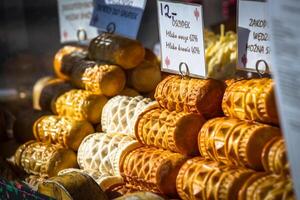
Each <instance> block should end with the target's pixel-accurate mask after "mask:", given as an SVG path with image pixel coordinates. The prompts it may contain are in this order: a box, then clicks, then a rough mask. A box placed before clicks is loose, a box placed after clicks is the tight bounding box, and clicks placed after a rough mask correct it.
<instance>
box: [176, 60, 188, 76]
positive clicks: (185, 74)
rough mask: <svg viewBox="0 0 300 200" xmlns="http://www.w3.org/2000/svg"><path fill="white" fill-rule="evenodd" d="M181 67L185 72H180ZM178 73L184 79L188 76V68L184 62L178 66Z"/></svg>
mask: <svg viewBox="0 0 300 200" xmlns="http://www.w3.org/2000/svg"><path fill="white" fill-rule="evenodd" d="M183 65H184V66H185V71H183V70H182V66H183ZM179 73H180V75H181V77H182V78H186V77H189V76H190V70H189V66H188V65H187V64H186V63H185V62H181V63H180V64H179Z"/></svg>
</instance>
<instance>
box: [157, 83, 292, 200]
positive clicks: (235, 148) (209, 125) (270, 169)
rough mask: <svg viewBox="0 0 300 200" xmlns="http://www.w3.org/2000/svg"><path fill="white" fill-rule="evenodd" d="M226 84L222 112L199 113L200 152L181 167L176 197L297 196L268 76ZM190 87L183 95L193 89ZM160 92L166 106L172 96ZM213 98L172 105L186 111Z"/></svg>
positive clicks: (289, 197)
mask: <svg viewBox="0 0 300 200" xmlns="http://www.w3.org/2000/svg"><path fill="white" fill-rule="evenodd" d="M189 81H193V79H190V80H189ZM198 81H200V80H198ZM202 81H204V80H202ZM205 81H206V82H207V81H209V80H205ZM227 83H228V86H227V88H226V90H225V93H224V97H223V99H222V109H223V112H224V114H225V117H216V118H215V117H214V118H211V117H212V116H207V115H205V113H203V114H204V116H206V118H207V119H208V121H207V122H206V123H204V125H203V126H202V128H201V130H200V132H199V134H198V149H199V153H200V156H198V157H195V158H193V159H190V160H188V161H187V162H186V163H185V164H184V165H183V166H182V167H181V169H180V170H179V174H178V176H177V179H176V187H177V192H178V194H179V196H180V197H181V198H182V199H248V200H250V199H277V198H279V199H292V198H295V197H294V194H293V189H292V183H291V180H290V177H289V175H288V163H287V160H286V152H285V147H284V142H283V139H282V137H281V133H280V129H279V128H278V127H277V126H278V117H277V112H276V104H275V97H274V85H273V82H272V80H271V79H252V80H239V81H234V80H232V81H228V82H227ZM159 87H160V85H159V86H158V88H159ZM191 88H192V87H190V89H189V90H187V93H186V94H190V95H194V94H195V92H192V89H191ZM196 88H201V89H199V90H202V91H201V95H204V94H206V93H207V91H211V90H205V88H204V87H203V86H201V85H198V86H197V87H196ZM165 90H167V88H165ZM179 90H180V89H179ZM182 91H184V90H182ZM164 97H165V98H162V100H165V99H166V100H165V103H164V104H165V105H172V104H170V102H174V99H176V98H174V97H172V98H166V97H167V96H164ZM215 97H216V95H213V96H211V97H210V98H211V99H210V100H206V101H204V102H202V105H201V100H200V98H197V100H198V101H197V103H196V104H194V105H195V106H194V109H193V108H191V107H190V105H192V104H191V101H190V99H192V98H189V99H187V100H186V101H183V102H182V104H179V103H178V104H176V105H177V108H178V107H179V108H180V107H183V108H184V107H185V106H187V107H190V109H189V110H190V111H192V110H199V108H210V103H211V102H212V101H213V100H214V98H215ZM178 99H179V100H181V99H182V98H178ZM210 113H213V112H210ZM269 124H271V125H269Z"/></svg>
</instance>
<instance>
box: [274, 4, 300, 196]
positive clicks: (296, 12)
mask: <svg viewBox="0 0 300 200" xmlns="http://www.w3.org/2000/svg"><path fill="white" fill-rule="evenodd" d="M270 11H271V30H272V36H273V38H272V48H273V49H274V54H273V55H274V56H272V58H273V71H272V72H273V75H274V78H275V81H276V84H275V87H276V94H277V102H278V104H279V106H278V108H279V111H280V119H281V120H280V121H281V127H282V129H283V132H284V134H283V135H284V137H285V143H286V145H287V152H288V158H289V163H290V168H291V175H292V177H293V187H294V191H295V192H296V194H297V197H298V198H296V199H299V198H300V170H299V169H300V156H299V150H300V148H299V144H300V76H299V75H300V37H299V33H300V1H295V0H284V1H283V0H272V3H270Z"/></svg>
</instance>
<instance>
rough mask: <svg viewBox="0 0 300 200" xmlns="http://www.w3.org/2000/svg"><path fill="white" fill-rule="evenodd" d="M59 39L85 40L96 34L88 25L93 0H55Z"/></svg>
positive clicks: (64, 41) (63, 40)
mask: <svg viewBox="0 0 300 200" xmlns="http://www.w3.org/2000/svg"><path fill="white" fill-rule="evenodd" d="M57 5H58V14H59V26H60V41H61V43H66V42H78V41H79V42H86V41H87V40H90V39H92V38H94V37H96V36H97V35H98V32H97V29H96V28H94V27H91V26H90V20H91V17H92V11H93V0H57Z"/></svg>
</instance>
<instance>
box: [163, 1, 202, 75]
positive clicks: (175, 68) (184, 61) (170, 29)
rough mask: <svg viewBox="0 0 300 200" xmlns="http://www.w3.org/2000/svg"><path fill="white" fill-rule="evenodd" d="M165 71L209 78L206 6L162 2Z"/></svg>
mask: <svg viewBox="0 0 300 200" xmlns="http://www.w3.org/2000/svg"><path fill="white" fill-rule="evenodd" d="M157 8H158V19H159V35H160V44H161V55H162V56H161V60H162V62H161V63H162V64H161V65H162V66H161V68H162V71H167V72H171V73H176V74H181V72H180V66H181V67H182V72H183V71H184V72H187V69H186V68H188V72H189V73H187V75H189V76H192V77H206V75H207V70H206V67H205V57H204V54H205V49H204V40H203V15H202V6H201V5H194V4H184V3H172V2H169V1H165V0H158V3H157Z"/></svg>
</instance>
